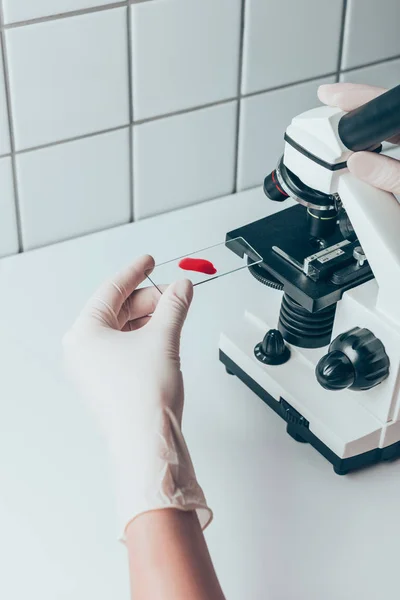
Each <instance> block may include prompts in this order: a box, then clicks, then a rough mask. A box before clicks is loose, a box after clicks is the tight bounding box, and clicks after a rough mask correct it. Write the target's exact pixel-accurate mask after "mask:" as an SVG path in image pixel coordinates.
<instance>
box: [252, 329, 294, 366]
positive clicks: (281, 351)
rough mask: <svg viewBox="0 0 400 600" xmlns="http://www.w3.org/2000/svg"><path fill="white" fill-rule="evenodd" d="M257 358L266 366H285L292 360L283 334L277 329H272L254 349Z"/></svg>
mask: <svg viewBox="0 0 400 600" xmlns="http://www.w3.org/2000/svg"><path fill="white" fill-rule="evenodd" d="M254 355H255V357H256V358H257V359H258V360H259V361H261V362H263V363H264V364H266V365H283V363H285V362H287V361H288V360H289V358H290V350H289V348H288V347H287V346H286V344H285V340H284V339H283V337H282V334H281V332H280V331H278V330H277V329H270V330H269V331H268V332H267V333H266V334H265V336H264V339H263V341H262V342H260V343H259V344H257V346H256V347H255V348H254Z"/></svg>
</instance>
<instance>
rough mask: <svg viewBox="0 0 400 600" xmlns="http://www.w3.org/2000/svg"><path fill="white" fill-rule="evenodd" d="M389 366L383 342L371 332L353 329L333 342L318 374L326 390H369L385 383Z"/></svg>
mask: <svg viewBox="0 0 400 600" xmlns="http://www.w3.org/2000/svg"><path fill="white" fill-rule="evenodd" d="M389 364H390V363H389V357H388V356H387V354H386V352H385V347H384V345H383V344H382V342H381V341H380V340H379V339H378V338H377V337H375V336H374V334H373V333H372V332H371V331H370V330H369V329H362V328H360V327H353V329H350V330H349V331H346V332H345V333H342V334H341V335H339V336H338V337H337V338H335V339H334V340H333V342H332V343H331V344H330V346H329V351H328V354H326V355H325V356H323V357H322V358H321V360H320V361H319V363H318V364H317V367H316V369H315V374H316V377H317V380H318V382H319V383H320V384H321V385H322V387H324V388H325V389H327V390H344V389H346V388H349V389H351V390H369V389H370V388H372V387H374V386H376V385H378V383H381V382H382V381H383V380H384V379H386V377H387V376H388V375H389Z"/></svg>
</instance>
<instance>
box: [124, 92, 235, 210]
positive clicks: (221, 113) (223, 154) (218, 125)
mask: <svg viewBox="0 0 400 600" xmlns="http://www.w3.org/2000/svg"><path fill="white" fill-rule="evenodd" d="M236 114H237V103H236V102H228V103H227V104H221V105H219V106H213V107H210V108H204V109H201V110H195V111H192V112H188V113H184V114H181V115H176V116H173V117H168V118H166V119H158V120H156V121H150V122H149V123H143V124H142V125H136V126H135V127H134V138H133V140H134V152H133V156H134V171H133V180H134V216H135V218H136V219H142V218H144V217H149V216H151V215H155V214H157V213H162V212H166V211H169V210H172V209H175V208H181V207H183V206H188V205H189V204H195V203H196V202H201V201H203V200H208V199H210V198H215V197H217V196H223V195H224V194H229V193H231V192H232V191H233V187H234V168H235V141H236V140H235V137H236V136H235V132H236Z"/></svg>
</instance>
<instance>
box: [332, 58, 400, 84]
mask: <svg viewBox="0 0 400 600" xmlns="http://www.w3.org/2000/svg"><path fill="white" fill-rule="evenodd" d="M340 81H347V82H350V83H368V84H369V85H378V86H380V87H385V88H392V87H395V86H396V85H398V84H399V83H400V59H397V60H390V61H388V62H385V63H380V64H379V65H373V66H372V67H364V68H363V69H355V70H354V71H347V72H346V73H342V74H341V75H340Z"/></svg>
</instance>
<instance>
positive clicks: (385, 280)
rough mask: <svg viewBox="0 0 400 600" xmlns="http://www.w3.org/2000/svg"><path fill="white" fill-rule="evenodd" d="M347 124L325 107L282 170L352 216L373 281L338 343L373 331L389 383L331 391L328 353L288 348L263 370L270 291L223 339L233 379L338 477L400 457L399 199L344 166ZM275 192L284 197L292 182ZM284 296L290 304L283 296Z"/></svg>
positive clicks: (353, 306)
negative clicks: (325, 376)
mask: <svg viewBox="0 0 400 600" xmlns="http://www.w3.org/2000/svg"><path fill="white" fill-rule="evenodd" d="M398 110H399V112H400V107H399V109H398ZM344 114H345V113H343V112H341V111H340V110H339V109H336V108H330V107H320V108H317V109H315V110H311V111H308V112H306V113H303V114H301V115H299V116H297V117H295V118H294V119H293V121H292V123H291V125H290V126H289V127H288V129H287V131H286V136H285V139H286V140H287V141H286V143H285V148H284V156H283V159H282V160H283V164H284V165H285V167H286V168H287V169H289V170H290V171H291V172H292V173H294V174H295V175H296V176H297V177H298V178H299V179H300V180H301V182H302V183H303V184H305V186H309V187H310V188H313V189H314V190H317V191H319V192H322V193H324V194H328V195H334V196H335V197H336V198H338V199H339V198H340V201H341V203H342V205H343V207H344V209H345V210H346V212H347V215H348V217H349V219H350V221H351V224H352V226H353V228H354V231H355V232H356V235H357V238H358V242H359V244H360V246H361V247H362V250H363V252H364V254H365V260H366V261H367V262H368V263H369V266H370V267H371V269H372V272H373V275H374V278H373V279H370V280H369V281H366V282H365V283H361V284H357V285H356V286H355V287H351V288H350V289H348V290H347V291H344V292H343V294H342V296H341V299H340V300H339V301H338V302H337V305H336V312H335V316H334V322H333V330H332V335H331V340H335V339H336V338H338V336H341V335H342V334H346V332H349V331H351V330H352V329H353V328H355V327H357V328H360V330H368V332H369V333H371V334H373V335H372V337H373V338H374V339H375V340H377V341H376V343H377V344H379V343H380V348H381V350H382V351H383V355H385V353H386V358H387V368H386V372H385V375H384V377H383V378H382V380H381V381H378V384H376V385H375V383H374V384H373V385H372V386H371V387H370V389H366V388H367V387H368V386H364V387H363V389H361V390H360V389H357V388H356V389H354V388H353V389H352V387H351V386H349V387H346V388H345V389H340V390H339V389H337V388H336V389H334V390H332V389H325V388H324V387H322V385H321V384H320V382H319V381H318V380H317V377H316V368H317V365H318V363H319V361H320V360H321V359H322V357H324V356H326V355H327V353H328V349H329V348H328V346H329V344H328V346H326V345H325V346H324V347H318V348H303V347H300V346H298V345H294V344H290V343H287V345H288V347H289V348H290V354H291V356H290V359H289V360H287V362H284V363H283V364H278V365H277V364H265V363H263V362H262V361H260V360H259V359H258V358H257V356H256V355H255V351H254V348H255V346H256V345H257V344H259V343H260V341H261V340H262V339H263V336H264V335H265V334H266V332H267V331H269V330H271V329H274V328H276V327H277V323H278V312H277V299H278V300H279V301H280V300H281V294H279V292H276V291H273V290H270V289H268V288H266V289H265V296H264V298H263V304H262V306H253V307H252V306H251V298H250V299H249V308H248V310H247V311H246V312H245V314H244V318H243V320H241V321H240V322H239V323H237V324H236V325H234V326H232V328H231V330H230V331H228V332H227V333H223V334H222V335H221V339H220V356H221V360H222V362H224V363H225V365H226V367H227V370H229V371H230V372H232V373H233V374H236V375H238V376H239V377H240V378H241V379H242V380H243V381H244V382H245V383H246V384H247V385H249V386H250V387H251V388H252V389H253V390H254V391H255V392H256V393H257V394H258V395H259V396H261V397H262V398H263V399H264V400H265V401H266V402H267V403H269V404H270V405H271V406H273V408H274V409H275V410H276V411H277V412H279V413H280V414H281V416H283V418H284V419H285V420H286V421H287V423H288V432H289V433H291V434H292V435H293V437H295V439H298V440H299V441H309V442H310V443H312V444H313V445H314V447H316V448H317V450H319V451H320V452H321V453H322V454H323V455H324V456H325V457H326V458H328V460H330V461H331V462H332V464H333V465H334V469H335V471H336V472H337V473H339V474H345V473H347V472H348V471H350V470H352V469H354V468H358V467H360V466H364V465H367V464H370V463H372V462H377V461H379V460H385V459H392V458H395V457H396V456H399V455H400V207H399V205H398V201H397V199H396V198H395V197H394V196H393V195H392V194H389V193H387V192H384V191H381V190H378V189H376V188H373V187H371V186H369V185H367V184H366V183H364V182H361V181H359V180H357V179H356V178H355V177H354V176H353V175H352V174H351V173H349V171H348V169H347V167H346V160H347V159H348V157H349V156H350V155H351V154H352V151H351V150H349V149H348V147H346V146H345V145H344V144H343V142H342V141H341V138H340V135H339V131H338V129H339V123H340V119H341V118H342V117H343V115H344ZM327 165H329V168H327ZM336 167H337V168H336ZM277 176H279V171H278V173H277ZM278 183H279V186H278V185H277V187H278V189H279V190H280V191H281V192H282V189H281V187H284V185H285V182H284V181H282V180H278ZM283 191H284V192H285V193H286V192H287V188H284V190H283ZM288 195H289V194H288ZM291 195H292V194H291ZM297 199H298V200H299V198H297ZM300 202H301V200H300ZM304 204H306V203H304ZM244 229H245V228H244ZM243 235H244V236H245V234H243ZM247 241H250V240H247ZM250 243H252V242H250ZM255 249H256V250H258V249H257V248H255ZM360 250H361V248H360ZM336 252H339V253H340V252H341V250H340V249H338V250H336ZM360 264H362V261H361V263H360ZM289 268H290V267H289ZM284 290H285V292H287V293H289V294H290V290H287V289H286V286H284ZM278 310H279V306H278ZM351 342H352V339H350V345H348V348H347V350H346V352H347V356H346V357H345V360H346V361H347V360H348V359H349V361H350V362H351V360H353V358H352V352H353V348H355V345H354V344H353V346H352V344H351ZM361 345H362V344H361ZM366 345H367V346H368V341H367V344H366ZM368 369H369V367H367V369H366V371H367V374H366V377H367V378H368ZM371 369H373V367H371ZM328 370H329V369H328ZM303 433H304V435H303Z"/></svg>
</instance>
